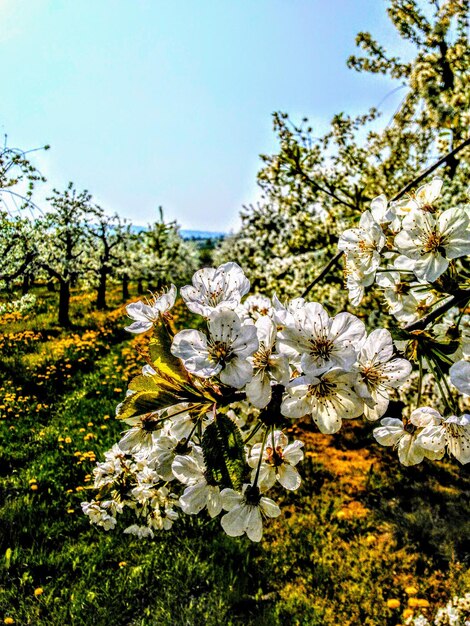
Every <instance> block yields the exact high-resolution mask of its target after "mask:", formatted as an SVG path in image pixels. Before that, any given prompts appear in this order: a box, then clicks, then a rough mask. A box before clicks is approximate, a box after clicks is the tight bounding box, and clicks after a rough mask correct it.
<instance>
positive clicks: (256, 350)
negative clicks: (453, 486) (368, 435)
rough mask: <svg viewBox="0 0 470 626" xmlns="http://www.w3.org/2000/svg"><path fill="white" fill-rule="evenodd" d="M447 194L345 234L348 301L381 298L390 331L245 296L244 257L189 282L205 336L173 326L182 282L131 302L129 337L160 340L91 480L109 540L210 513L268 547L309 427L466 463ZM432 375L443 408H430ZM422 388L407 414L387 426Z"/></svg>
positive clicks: (460, 279) (395, 207) (413, 202)
mask: <svg viewBox="0 0 470 626" xmlns="http://www.w3.org/2000/svg"><path fill="white" fill-rule="evenodd" d="M441 184H442V182H441V181H440V179H437V178H435V179H433V180H432V182H431V183H429V184H427V185H424V186H423V187H420V188H419V189H418V190H417V192H416V193H415V194H414V195H413V196H412V197H411V196H410V197H408V198H407V199H404V200H403V199H402V200H401V201H400V202H392V203H389V202H387V200H386V198H385V196H380V197H378V198H376V199H375V200H374V201H373V202H372V204H371V208H370V211H369V210H368V211H366V212H365V213H364V214H363V215H362V216H361V218H360V221H359V226H358V227H357V228H350V229H347V230H345V231H344V232H343V234H342V235H341V237H340V238H339V243H338V248H339V253H343V254H344V258H345V274H346V281H345V283H346V287H347V289H348V291H349V295H350V300H351V304H352V305H353V306H355V305H358V304H359V303H360V301H361V299H362V298H363V296H364V293H365V291H366V289H373V288H376V289H379V290H381V293H382V294H383V298H384V301H385V303H386V304H387V305H388V309H389V313H390V316H389V317H388V321H387V322H386V323H387V324H388V325H389V327H390V330H389V329H387V328H374V329H372V330H371V331H370V332H368V329H366V326H365V324H364V322H363V321H362V319H360V318H359V317H358V316H356V315H354V314H353V313H351V312H346V311H343V312H339V313H337V314H336V315H334V314H331V313H330V312H329V311H328V310H327V309H326V308H325V307H324V306H323V305H322V304H320V303H319V302H310V301H307V300H306V299H304V298H296V299H293V300H291V301H289V302H285V303H281V302H280V301H279V299H278V298H277V297H276V296H275V295H273V296H272V298H269V297H267V296H266V295H263V294H254V295H247V294H248V293H249V290H250V283H249V281H248V279H247V278H246V276H245V275H244V272H243V270H242V268H241V267H239V266H238V265H237V264H236V263H233V262H229V263H224V264H222V265H221V266H219V267H218V268H204V269H202V270H199V271H197V272H196V273H195V275H194V277H193V280H192V285H187V286H185V287H183V288H181V290H180V296H181V297H182V299H183V301H184V303H185V304H186V306H187V307H188V309H189V310H190V311H191V313H192V314H193V315H196V316H200V318H202V326H201V325H200V324H199V329H198V330H196V329H188V328H185V329H182V330H179V331H176V330H175V329H174V324H173V321H172V315H171V309H172V307H173V305H174V303H175V300H176V298H177V290H176V287H175V286H174V285H172V286H171V287H170V289H169V290H168V291H167V292H164V293H162V294H161V295H160V296H159V297H154V298H153V300H152V301H151V302H149V303H147V304H145V303H144V302H141V301H140V302H137V303H133V304H130V305H128V307H127V312H128V315H129V317H130V318H131V319H132V320H133V323H132V324H131V325H130V326H128V327H127V330H128V331H130V332H131V333H137V334H139V333H149V335H148V336H149V339H148V359H147V360H148V362H147V364H146V365H145V366H144V367H143V370H142V374H141V375H139V376H137V377H136V378H134V379H133V380H132V381H131V383H130V384H129V389H128V392H127V397H126V398H125V399H124V401H123V402H122V403H121V404H120V405H119V406H118V407H117V417H118V419H120V420H122V422H123V423H124V424H127V425H128V426H129V429H128V430H127V431H125V432H124V433H123V436H122V438H121V440H120V441H119V442H118V443H117V444H116V445H115V446H114V447H113V448H112V449H111V450H110V451H109V452H107V453H106V455H105V461H104V462H103V463H99V464H98V465H97V467H96V468H95V470H94V478H95V480H94V487H95V488H96V489H97V490H98V493H97V496H96V498H95V499H94V500H93V501H92V502H86V503H83V505H82V506H83V510H84V512H85V513H86V514H87V515H88V516H89V517H90V521H91V522H93V523H95V524H98V525H100V526H102V527H103V528H105V529H106V530H109V529H111V528H114V527H115V525H116V518H117V516H118V515H119V514H121V513H123V511H128V512H130V513H131V514H133V515H134V519H133V520H132V521H133V523H132V524H131V525H129V526H127V527H126V529H125V531H124V532H126V533H130V534H134V535H137V536H139V537H152V536H153V535H154V533H155V531H157V530H161V529H169V528H171V526H172V525H173V523H174V521H175V520H177V518H178V517H179V516H180V515H181V514H186V515H195V514H199V513H201V512H203V511H205V512H207V514H208V515H209V516H210V517H211V518H215V517H220V523H221V526H222V528H223V530H224V531H225V532H226V533H227V534H228V535H230V536H240V535H244V534H246V535H247V536H248V538H249V539H251V540H252V541H259V540H260V539H261V537H262V533H263V520H264V519H266V518H273V517H277V516H278V515H280V513H281V510H280V508H279V506H278V504H276V503H275V502H274V501H273V500H272V499H271V498H270V497H268V495H267V493H268V492H269V490H270V489H272V488H273V487H274V485H276V484H279V485H280V486H281V487H282V488H284V489H286V490H289V491H295V490H296V489H298V487H299V486H300V484H301V477H300V474H299V471H298V467H297V466H298V464H299V463H300V461H301V460H302V458H303V450H302V447H303V443H302V441H300V440H294V441H289V438H288V434H287V431H288V427H289V426H290V425H292V424H295V422H296V421H298V420H299V419H301V418H304V419H305V418H309V419H310V420H311V421H312V422H313V423H314V424H315V425H316V426H317V427H318V429H319V431H320V432H321V433H324V434H333V433H336V432H338V431H339V430H340V428H341V425H342V421H343V420H350V419H356V418H359V417H361V416H362V417H363V418H365V420H367V421H368V422H377V421H378V420H381V422H380V425H379V426H377V427H376V428H375V429H374V431H373V435H374V438H375V440H376V441H377V442H378V443H379V444H381V445H383V446H392V447H394V448H396V449H397V451H398V458H399V460H400V462H401V463H402V464H403V465H405V466H407V465H414V464H417V463H420V462H421V461H423V459H425V458H426V459H430V460H438V459H441V458H443V456H444V454H445V453H446V451H447V452H448V453H449V454H450V455H451V456H453V457H455V458H456V459H457V460H458V461H459V462H460V463H462V464H465V463H468V462H470V412H468V413H467V412H465V410H463V411H459V407H464V408H465V402H466V398H467V397H468V394H469V392H470V381H469V375H470V361H469V360H468V358H469V356H470V333H469V332H468V329H469V327H470V318H469V316H468V314H467V312H466V307H467V304H468V302H469V301H470V282H469V281H470V273H469V271H468V266H467V259H466V257H467V255H468V252H469V251H470V229H469V221H470V220H469V214H468V208H467V207H461V208H452V209H446V210H443V211H439V210H438V209H437V208H436V207H435V203H436V201H437V199H438V198H439V193H440V189H441ZM390 320H392V321H393V320H394V321H395V323H393V322H391V321H390ZM391 331H392V332H391ZM430 376H431V377H432V378H433V380H434V382H435V384H436V385H437V388H438V391H439V393H440V394H441V399H440V400H439V401H436V402H434V400H433V401H432V406H426V405H425V403H424V402H423V398H424V397H425V395H426V393H425V391H424V385H425V381H426V380H427V379H428V378H429V377H430ZM414 378H417V381H416V383H417V384H416V394H415V397H412V396H411V394H410V393H409V389H408V391H407V406H406V407H405V409H404V411H403V416H402V417H401V418H400V417H397V416H396V415H394V416H393V417H391V416H388V415H387V411H388V410H389V402H390V399H391V398H395V399H396V398H398V397H400V393H403V389H407V385H408V384H409V381H410V380H413V379H414ZM458 392H460V393H461V396H459V394H458ZM427 397H428V399H429V398H431V396H429V395H428V396H427ZM459 413H460V415H459Z"/></svg>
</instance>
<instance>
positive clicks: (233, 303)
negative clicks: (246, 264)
mask: <svg viewBox="0 0 470 626" xmlns="http://www.w3.org/2000/svg"><path fill="white" fill-rule="evenodd" d="M192 282H193V284H192V285H186V286H185V287H182V288H181V296H182V298H183V300H184V301H185V303H186V305H187V307H188V308H189V310H190V311H192V312H193V313H198V314H199V315H203V316H204V317H209V316H210V314H211V313H212V312H213V311H216V310H219V309H221V308H225V309H235V308H236V307H237V306H238V305H239V304H240V300H241V298H242V297H243V296H244V295H245V294H247V293H248V291H249V289H250V281H249V280H248V278H247V277H246V276H245V274H244V273H243V270H242V268H241V267H240V266H239V265H237V263H224V264H223V265H220V266H219V267H218V268H217V269H215V268H213V267H205V268H203V269H202V270H198V271H197V272H196V273H195V274H194V276H193V278H192Z"/></svg>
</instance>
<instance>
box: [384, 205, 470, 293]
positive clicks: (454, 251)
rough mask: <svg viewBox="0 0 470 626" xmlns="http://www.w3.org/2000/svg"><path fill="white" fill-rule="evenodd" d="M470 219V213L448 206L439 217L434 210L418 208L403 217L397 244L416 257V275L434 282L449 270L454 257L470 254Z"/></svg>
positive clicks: (404, 252) (412, 256)
mask: <svg viewBox="0 0 470 626" xmlns="http://www.w3.org/2000/svg"><path fill="white" fill-rule="evenodd" d="M468 222H469V218H468V215H467V214H466V212H465V211H463V210H461V209H448V210H447V211H444V212H443V213H442V214H441V215H440V216H439V217H438V218H437V219H436V218H435V217H434V216H433V215H431V214H430V213H424V212H422V211H415V212H413V213H412V214H411V215H408V216H407V217H405V219H404V220H403V230H401V231H400V232H399V233H398V234H397V235H396V237H395V245H396V247H397V248H398V250H399V251H400V252H402V253H403V254H404V255H406V256H407V257H409V258H410V259H413V260H415V264H414V267H413V271H414V273H415V275H416V276H417V277H418V278H421V279H423V280H426V281H428V282H431V283H432V282H434V281H435V280H437V279H438V278H439V276H441V274H443V273H444V272H445V271H446V269H447V267H448V266H449V260H450V259H456V258H458V257H461V256H465V255H466V254H469V253H470V231H469V230H468Z"/></svg>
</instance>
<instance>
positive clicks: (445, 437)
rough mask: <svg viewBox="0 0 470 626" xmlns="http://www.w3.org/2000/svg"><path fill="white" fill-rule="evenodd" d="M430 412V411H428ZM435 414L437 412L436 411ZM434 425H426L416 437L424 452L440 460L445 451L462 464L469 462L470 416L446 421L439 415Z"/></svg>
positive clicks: (454, 416)
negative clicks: (434, 455)
mask: <svg viewBox="0 0 470 626" xmlns="http://www.w3.org/2000/svg"><path fill="white" fill-rule="evenodd" d="M430 410H431V409H430ZM436 413H437V411H436ZM438 416H439V418H440V419H439V420H436V423H434V424H430V425H428V426H427V427H426V428H424V429H423V430H422V431H421V432H420V433H419V435H418V442H419V444H420V446H422V447H423V448H424V449H425V450H427V451H431V452H432V453H435V454H436V455H437V458H441V457H442V456H443V455H444V452H445V449H446V448H447V450H448V451H449V453H450V454H452V455H453V456H454V457H455V458H456V459H457V460H458V461H460V462H461V463H462V464H466V463H469V462H470V415H467V414H465V415H462V416H461V417H457V416H456V415H452V416H451V417H448V418H447V419H444V418H442V417H441V416H440V415H439V414H438Z"/></svg>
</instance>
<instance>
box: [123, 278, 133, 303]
mask: <svg viewBox="0 0 470 626" xmlns="http://www.w3.org/2000/svg"><path fill="white" fill-rule="evenodd" d="M130 297H131V294H130V291H129V277H128V276H127V274H124V276H123V277H122V300H123V302H125V301H126V300H129V298H130Z"/></svg>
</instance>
